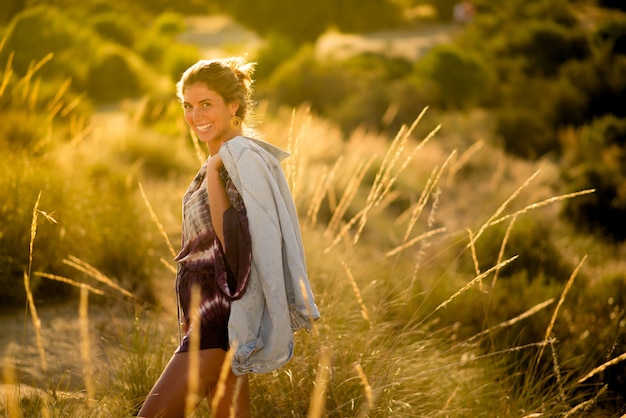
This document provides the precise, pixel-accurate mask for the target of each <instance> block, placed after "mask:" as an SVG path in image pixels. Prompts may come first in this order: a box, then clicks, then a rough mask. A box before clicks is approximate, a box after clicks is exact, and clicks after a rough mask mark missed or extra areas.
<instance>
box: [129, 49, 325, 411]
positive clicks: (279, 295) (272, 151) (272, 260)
mask: <svg viewBox="0 0 626 418" xmlns="http://www.w3.org/2000/svg"><path fill="white" fill-rule="evenodd" d="M252 70H253V65H252V64H247V63H245V61H244V59H242V58H227V59H219V60H201V61H199V62H197V63H196V64H194V65H192V66H191V67H190V68H189V69H187V71H185V73H183V75H182V77H181V79H180V81H179V82H178V83H177V96H178V98H179V100H180V101H181V102H182V104H183V109H184V115H185V120H186V122H187V124H188V125H189V127H190V128H191V129H192V131H193V132H194V133H195V134H196V135H197V136H198V139H199V140H200V141H202V142H204V143H206V144H207V146H208V149H209V153H210V157H209V158H208V159H207V161H206V162H205V163H204V164H203V165H202V167H201V168H200V171H199V172H198V174H197V175H196V177H195V179H194V180H193V181H192V183H191V185H190V186H189V188H188V189H187V191H186V193H185V195H184V197H183V237H182V249H181V251H180V253H179V254H178V256H177V257H176V260H177V261H178V262H179V264H178V271H177V276H176V290H177V293H178V301H179V304H180V310H181V311H182V312H181V314H179V315H181V319H182V320H181V326H182V328H183V330H184V331H185V336H184V337H183V338H182V340H181V343H180V345H179V347H178V348H177V350H176V351H175V353H174V355H173V356H172V358H171V360H170V362H169V363H168V365H167V366H166V368H165V370H164V371H163V373H162V375H161V377H160V378H159V380H158V381H157V382H156V384H155V385H154V387H153V388H152V390H151V391H150V393H149V394H148V396H147V398H146V401H145V403H144V405H143V407H142V409H141V411H140V412H139V416H140V417H155V416H159V417H180V416H183V415H184V414H185V412H190V411H189V409H190V405H189V403H187V404H186V402H187V401H188V399H189V397H188V396H187V395H188V392H189V390H188V385H189V377H190V373H192V372H193V371H190V370H189V369H190V367H189V365H190V362H191V361H192V357H191V356H192V355H196V356H197V357H193V358H197V359H198V364H199V366H198V367H197V369H196V370H197V373H198V379H199V380H198V388H197V392H196V393H197V394H198V395H199V396H198V397H197V398H196V400H195V401H194V400H192V405H191V407H192V408H194V407H195V406H197V404H198V403H199V402H200V401H201V400H202V399H204V398H205V397H207V399H208V401H209V404H210V405H211V406H212V407H215V408H216V410H215V411H212V413H213V415H215V416H218V417H220V416H231V415H230V414H231V409H233V410H234V411H235V412H236V415H235V416H237V417H248V416H250V402H249V389H248V377H247V375H248V373H266V372H269V371H272V370H275V369H276V368H278V367H280V366H281V365H283V364H285V363H286V362H287V361H289V359H290V358H291V356H292V354H293V332H294V331H295V330H297V329H300V328H303V327H304V328H306V329H307V330H310V329H311V327H312V322H313V320H315V319H318V318H319V316H320V315H319V311H318V309H317V306H316V305H315V302H314V300H313V295H312V292H311V288H310V285H309V282H308V279H307V273H306V263H305V260H304V251H303V247H302V239H301V235H300V229H299V225H298V220H297V216H296V212H295V206H294V204H293V201H292V199H291V195H290V192H289V188H288V186H287V181H286V179H285V175H284V173H283V171H282V168H281V166H280V160H282V159H283V158H285V157H286V156H287V154H286V153H285V152H283V151H282V150H280V149H278V148H277V147H274V146H273V145H271V144H269V143H267V142H264V141H261V140H259V139H254V138H251V137H245V136H243V133H244V131H243V122H244V121H245V120H246V118H247V117H248V110H249V108H250V97H251V88H252V78H251V73H252ZM195 289H199V295H200V296H199V298H197V299H199V303H197V304H195V306H192V302H191V301H192V300H194V301H195V300H197V299H196V298H194V297H192V295H193V294H194V291H195ZM194 317H199V321H196V323H192V321H191V319H192V318H194ZM198 327H199V330H198ZM194 338H195V339H197V340H199V341H197V340H194ZM193 343H195V344H197V345H196V346H199V351H197V352H193V350H192V352H190V346H191V347H193V346H194V344H193ZM229 349H230V350H233V353H232V356H230V357H227V351H228V350H229ZM227 358H229V359H232V360H230V361H231V364H229V365H228V376H227V377H226V379H225V381H224V380H222V381H221V382H224V383H225V386H224V389H225V391H224V392H223V395H222V396H221V397H220V395H219V394H218V395H217V396H215V395H216V392H220V391H219V390H216V388H217V384H218V382H220V371H221V369H222V364H223V363H224V361H225V360H226V359H227ZM192 377H194V376H192Z"/></svg>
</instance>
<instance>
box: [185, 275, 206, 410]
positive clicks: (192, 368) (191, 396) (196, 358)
mask: <svg viewBox="0 0 626 418" xmlns="http://www.w3.org/2000/svg"><path fill="white" fill-rule="evenodd" d="M200 302H201V299H200V287H199V286H197V285H194V286H193V287H192V288H191V301H190V305H189V306H191V307H192V309H191V311H190V318H189V330H190V335H189V352H188V357H189V369H188V371H187V379H188V380H187V396H186V397H185V415H189V414H191V412H192V411H193V410H194V409H195V408H196V406H197V405H198V404H199V403H200V401H201V400H202V397H201V396H200V393H199V387H200V326H201V324H200Z"/></svg>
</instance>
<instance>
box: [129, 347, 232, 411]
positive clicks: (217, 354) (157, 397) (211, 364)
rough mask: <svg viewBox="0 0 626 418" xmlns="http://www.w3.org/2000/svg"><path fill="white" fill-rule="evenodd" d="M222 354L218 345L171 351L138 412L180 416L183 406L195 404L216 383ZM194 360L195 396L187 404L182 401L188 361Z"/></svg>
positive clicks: (188, 366) (187, 374) (187, 383)
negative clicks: (210, 347)
mask: <svg viewBox="0 0 626 418" xmlns="http://www.w3.org/2000/svg"><path fill="white" fill-rule="evenodd" d="M193 355H197V356H198V357H197V362H195V361H194V359H193V358H191V356H193ZM225 357H226V352H225V351H224V350H221V349H219V348H212V349H208V350H200V351H198V352H196V353H189V352H184V353H177V354H174V355H173V356H172V358H171V359H170V361H169V363H168V364H167V366H166V367H165V370H163V373H162V374H161V376H160V377H159V379H158V380H157V382H156V383H155V385H154V387H153V388H152V390H151V391H150V393H149V394H148V396H147V398H146V401H145V403H144V405H143V407H142V408H141V411H140V412H139V416H140V417H156V416H158V417H164V418H165V417H182V416H184V415H185V408H186V407H187V408H195V407H196V406H197V405H198V404H199V403H200V402H201V401H202V400H203V399H204V398H205V397H206V396H207V395H208V394H209V392H210V391H211V390H212V389H213V388H214V387H215V386H216V384H217V382H218V380H219V376H220V371H221V369H222V363H223V362H224V358H225ZM194 363H195V364H197V369H196V373H197V375H196V376H197V378H198V379H197V380H196V381H197V390H196V391H195V392H196V396H195V397H194V398H193V399H192V400H191V404H190V405H186V401H187V396H188V394H189V390H188V389H189V381H190V376H191V371H190V364H194ZM230 373H232V371H231V372H230ZM194 377H195V376H194ZM191 396H193V395H191ZM187 412H190V411H187Z"/></svg>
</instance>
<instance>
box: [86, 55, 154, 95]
mask: <svg viewBox="0 0 626 418" xmlns="http://www.w3.org/2000/svg"><path fill="white" fill-rule="evenodd" d="M129 55H130V51H127V50H123V49H121V48H117V47H110V48H106V49H105V50H103V51H102V52H101V53H100V54H99V56H98V58H97V60H96V62H95V63H94V65H93V67H92V68H91V70H90V72H89V79H88V93H89V97H90V98H92V99H93V100H95V101H96V102H99V103H108V102H114V101H117V100H120V99H123V98H128V97H137V96H141V95H142V94H143V93H144V92H145V91H146V89H147V87H146V86H145V85H144V82H145V80H144V78H143V77H142V76H141V75H140V71H141V70H142V69H141V68H137V67H135V66H133V63H132V62H131V60H130V58H129Z"/></svg>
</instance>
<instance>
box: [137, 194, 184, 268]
mask: <svg viewBox="0 0 626 418" xmlns="http://www.w3.org/2000/svg"><path fill="white" fill-rule="evenodd" d="M139 192H140V193H141V197H142V199H143V201H144V203H145V204H146V207H147V208H148V212H149V213H150V217H151V218H152V220H153V221H154V223H155V225H156V227H157V229H158V231H159V233H160V234H161V236H162V237H163V239H164V240H165V243H166V244H167V248H168V249H169V250H170V254H172V256H174V257H176V251H174V247H173V246H172V242H171V241H170V237H169V236H168V235H167V232H165V228H164V227H163V224H162V223H161V221H160V220H159V217H158V216H157V214H156V212H155V211H154V209H153V208H152V205H151V204H150V200H149V199H148V196H147V195H146V192H145V191H144V190H143V185H142V184H141V182H139Z"/></svg>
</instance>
